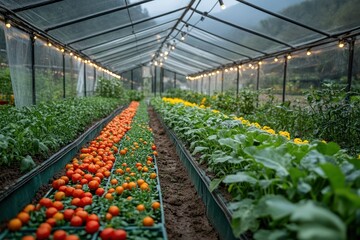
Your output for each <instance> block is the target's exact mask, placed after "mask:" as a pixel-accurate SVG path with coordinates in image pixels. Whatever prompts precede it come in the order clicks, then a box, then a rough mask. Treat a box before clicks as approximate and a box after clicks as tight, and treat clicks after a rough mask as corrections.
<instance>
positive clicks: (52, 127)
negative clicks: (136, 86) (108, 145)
mask: <svg viewBox="0 0 360 240" xmlns="http://www.w3.org/2000/svg"><path fill="white" fill-rule="evenodd" d="M121 104H124V102H123V101H122V100H119V99H114V98H101V97H89V98H81V99H79V98H76V99H66V100H63V101H56V102H47V103H41V104H39V105H36V106H32V107H24V108H15V107H9V108H3V109H2V110H1V111H0V166H1V165H7V166H10V165H11V164H12V165H14V166H17V165H18V163H20V169H21V171H27V170H29V169H31V168H33V167H34V166H35V162H34V161H33V158H34V157H36V158H40V159H45V158H46V157H48V156H49V155H50V154H51V153H54V152H56V151H57V150H59V149H60V147H62V146H64V145H66V144H68V143H69V142H71V141H73V140H74V139H75V138H76V136H78V135H79V134H80V133H81V132H83V131H84V130H85V128H86V127H88V126H89V125H90V124H92V123H93V122H94V121H96V120H98V119H100V118H103V117H105V116H107V115H109V113H111V112H112V111H113V110H114V109H115V108H116V107H118V106H119V105H121Z"/></svg>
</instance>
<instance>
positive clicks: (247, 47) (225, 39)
mask: <svg viewBox="0 0 360 240" xmlns="http://www.w3.org/2000/svg"><path fill="white" fill-rule="evenodd" d="M183 23H185V24H187V25H189V26H191V27H192V28H195V29H197V30H199V31H202V32H204V33H207V34H209V35H211V36H214V37H217V38H219V39H221V40H224V41H227V42H230V43H233V44H235V45H237V46H239V47H243V48H246V49H249V50H251V51H254V52H257V53H261V54H264V55H266V54H267V53H266V52H263V51H260V50H259V49H255V48H252V47H249V46H246V45H243V44H240V43H238V42H235V41H232V40H230V39H227V38H224V37H222V36H220V35H217V34H215V33H212V32H209V31H206V30H205V29H202V28H199V27H197V26H195V25H192V24H190V23H186V22H184V21H183Z"/></svg>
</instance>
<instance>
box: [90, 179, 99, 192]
mask: <svg viewBox="0 0 360 240" xmlns="http://www.w3.org/2000/svg"><path fill="white" fill-rule="evenodd" d="M88 186H89V188H90V190H96V189H98V188H99V182H98V181H96V180H91V181H90V182H89V184H88Z"/></svg>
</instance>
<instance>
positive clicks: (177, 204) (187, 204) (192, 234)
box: [148, 108, 219, 240]
mask: <svg viewBox="0 0 360 240" xmlns="http://www.w3.org/2000/svg"><path fill="white" fill-rule="evenodd" d="M148 112H149V115H150V127H151V128H152V129H153V133H154V138H155V139H154V140H155V144H156V146H157V151H158V153H159V156H158V157H157V165H158V169H159V178H160V186H161V192H162V197H163V204H164V213H165V226H166V231H167V234H168V238H169V239H172V240H176V239H207V240H213V239H219V236H218V234H217V233H216V231H215V229H214V228H213V227H212V226H211V224H210V223H209V220H208V219H207V217H206V211H205V206H204V204H203V202H202V200H201V199H200V197H199V196H198V194H197V192H196V190H195V188H194V186H193V185H192V183H191V181H190V179H189V176H188V175H187V172H186V170H185V168H184V166H183V165H182V163H181V161H180V159H179V157H178V156H177V154H176V149H175V146H174V144H173V143H172V142H171V140H170V139H169V138H168V136H167V135H166V133H165V130H164V129H163V127H162V125H161V123H160V121H159V120H158V119H157V117H156V114H155V112H154V110H153V109H152V108H149V109H148Z"/></svg>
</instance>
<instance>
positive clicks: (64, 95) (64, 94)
mask: <svg viewBox="0 0 360 240" xmlns="http://www.w3.org/2000/svg"><path fill="white" fill-rule="evenodd" d="M62 65H63V66H62V67H63V69H62V70H63V98H65V97H66V88H65V81H66V78H65V53H63V54H62Z"/></svg>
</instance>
